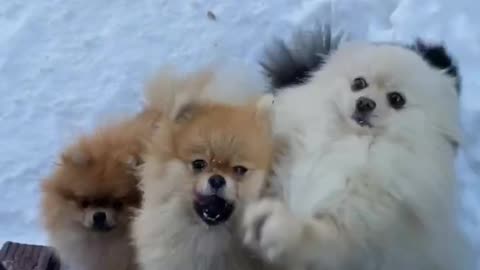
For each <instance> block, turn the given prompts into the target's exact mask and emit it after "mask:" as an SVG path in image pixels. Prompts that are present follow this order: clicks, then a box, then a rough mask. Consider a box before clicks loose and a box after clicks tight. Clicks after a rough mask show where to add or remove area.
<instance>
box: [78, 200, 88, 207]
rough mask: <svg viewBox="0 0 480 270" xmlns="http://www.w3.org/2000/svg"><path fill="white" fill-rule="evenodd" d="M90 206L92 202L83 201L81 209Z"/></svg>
mask: <svg viewBox="0 0 480 270" xmlns="http://www.w3.org/2000/svg"><path fill="white" fill-rule="evenodd" d="M89 206H90V202H89V201H88V200H87V199H82V200H81V201H80V207H81V208H87V207H89Z"/></svg>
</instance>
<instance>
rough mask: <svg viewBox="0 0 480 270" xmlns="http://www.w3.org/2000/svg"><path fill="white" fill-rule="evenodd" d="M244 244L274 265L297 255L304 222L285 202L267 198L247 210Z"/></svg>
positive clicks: (244, 224)
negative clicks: (295, 215) (292, 212)
mask: <svg viewBox="0 0 480 270" xmlns="http://www.w3.org/2000/svg"><path fill="white" fill-rule="evenodd" d="M243 221H244V223H243V226H244V229H245V238H244V242H245V244H246V245H247V246H248V247H250V248H252V249H254V250H256V251H258V252H259V253H260V255H262V256H263V257H264V258H266V259H267V260H269V261H271V262H279V261H282V260H283V259H288V258H289V257H291V256H295V255H294V253H296V252H298V248H299V247H300V246H301V242H302V233H303V223H302V222H301V221H300V220H298V219H297V218H296V217H294V216H293V215H292V214H291V213H290V212H289V210H288V209H287V208H286V207H285V205H284V204H283V203H281V202H280V201H276V200H271V199H265V200H262V201H260V202H258V203H254V204H252V205H250V206H249V207H247V209H246V211H245V216H244V220H243Z"/></svg>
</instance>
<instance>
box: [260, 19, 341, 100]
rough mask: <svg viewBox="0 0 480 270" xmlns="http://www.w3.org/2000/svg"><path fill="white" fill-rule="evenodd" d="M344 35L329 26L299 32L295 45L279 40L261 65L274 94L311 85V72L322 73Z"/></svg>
mask: <svg viewBox="0 0 480 270" xmlns="http://www.w3.org/2000/svg"><path fill="white" fill-rule="evenodd" d="M343 38H344V35H343V34H342V33H338V34H332V28H331V26H330V25H328V24H324V25H320V26H319V27H316V29H314V30H312V31H299V32H297V33H295V34H294V35H293V39H292V44H291V46H288V45H287V44H286V42H285V41H282V40H276V41H274V42H273V44H271V45H270V46H269V47H267V48H266V50H265V55H264V58H263V59H262V61H260V65H261V66H262V67H263V70H264V73H265V75H266V76H267V78H268V79H269V80H270V86H271V88H272V90H273V91H274V92H276V91H277V90H279V89H282V88H285V87H289V86H293V85H298V84H302V83H305V82H307V81H308V79H309V78H310V76H311V74H312V72H314V71H316V70H319V69H320V68H321V67H322V65H323V64H324V63H325V61H326V58H327V57H328V56H329V55H330V54H331V53H332V52H333V51H335V50H336V49H337V48H338V46H339V44H340V43H341V41H342V40H343Z"/></svg>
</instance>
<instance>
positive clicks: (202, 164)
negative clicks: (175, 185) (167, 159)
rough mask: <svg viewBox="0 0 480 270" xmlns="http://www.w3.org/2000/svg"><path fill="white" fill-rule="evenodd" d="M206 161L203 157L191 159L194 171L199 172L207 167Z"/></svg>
mask: <svg viewBox="0 0 480 270" xmlns="http://www.w3.org/2000/svg"><path fill="white" fill-rule="evenodd" d="M207 165H208V164H207V162H206V161H205V160H203V159H196V160H194V161H192V168H193V170H194V171H196V172H201V171H203V170H204V169H205V168H206V167H207Z"/></svg>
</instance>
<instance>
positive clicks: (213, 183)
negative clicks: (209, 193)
mask: <svg viewBox="0 0 480 270" xmlns="http://www.w3.org/2000/svg"><path fill="white" fill-rule="evenodd" d="M225 183H226V181H225V178H224V177H223V176H221V175H219V174H215V175H212V176H211V177H210V178H209V179H208V184H209V185H210V187H211V188H212V189H214V190H218V189H220V188H222V187H223V186H225Z"/></svg>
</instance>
